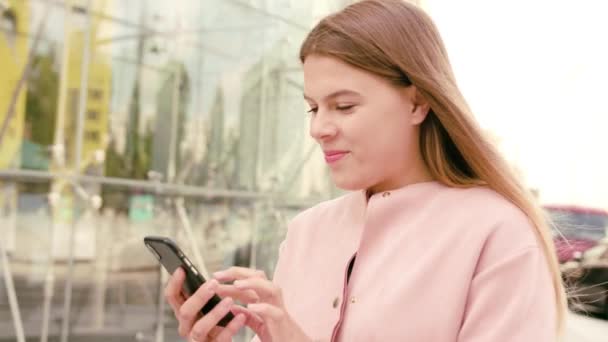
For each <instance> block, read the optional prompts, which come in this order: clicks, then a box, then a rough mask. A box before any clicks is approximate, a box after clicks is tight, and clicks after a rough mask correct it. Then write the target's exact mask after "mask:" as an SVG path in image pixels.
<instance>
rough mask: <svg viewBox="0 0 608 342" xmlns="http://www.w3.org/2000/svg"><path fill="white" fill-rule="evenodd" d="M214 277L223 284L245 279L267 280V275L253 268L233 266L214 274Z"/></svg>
mask: <svg viewBox="0 0 608 342" xmlns="http://www.w3.org/2000/svg"><path fill="white" fill-rule="evenodd" d="M213 277H214V278H215V279H217V280H219V281H221V282H231V281H235V280H237V279H245V278H263V279H266V273H264V271H260V270H254V269H251V268H246V267H238V266H232V267H230V268H228V269H226V270H223V271H219V272H215V273H213Z"/></svg>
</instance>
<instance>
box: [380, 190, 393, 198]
mask: <svg viewBox="0 0 608 342" xmlns="http://www.w3.org/2000/svg"><path fill="white" fill-rule="evenodd" d="M390 195H391V193H390V192H388V191H387V192H384V193H382V197H388V196H390Z"/></svg>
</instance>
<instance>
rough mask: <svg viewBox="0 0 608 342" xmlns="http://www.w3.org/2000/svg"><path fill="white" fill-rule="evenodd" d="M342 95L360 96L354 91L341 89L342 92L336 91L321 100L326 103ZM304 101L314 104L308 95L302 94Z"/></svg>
mask: <svg viewBox="0 0 608 342" xmlns="http://www.w3.org/2000/svg"><path fill="white" fill-rule="evenodd" d="M342 95H354V96H360V95H361V94H359V93H357V92H356V91H354V90H348V89H342V90H337V91H334V92H333V93H331V94H329V95H327V96H325V97H324V98H323V101H328V100H331V99H334V98H336V97H338V96H342ZM304 99H306V100H308V101H311V102H314V100H313V99H312V98H310V97H309V96H308V95H306V94H304Z"/></svg>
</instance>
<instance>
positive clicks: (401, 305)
mask: <svg viewBox="0 0 608 342" xmlns="http://www.w3.org/2000/svg"><path fill="white" fill-rule="evenodd" d="M355 253H356V259H355V260H356V261H355V263H354V267H353V269H352V273H351V276H350V280H349V282H348V284H347V283H346V274H347V265H348V264H349V261H350V260H351V258H352V257H353V256H354V255H355ZM274 282H275V283H276V284H278V285H279V286H280V287H281V288H282V291H283V296H284V299H285V303H286V307H287V310H288V312H289V314H290V315H291V316H292V317H293V318H294V319H295V321H296V322H298V323H299V325H300V326H301V327H302V328H303V329H304V331H305V332H306V333H307V334H308V335H309V336H310V337H312V338H313V339H314V340H315V341H317V340H318V341H348V342H351V341H409V342H451V341H455V342H456V341H457V342H507V341H509V342H511V341H512V342H528V341H529V342H545V341H546V342H549V341H551V342H553V341H556V339H557V338H556V333H555V331H556V329H555V321H556V306H555V302H554V292H553V287H552V283H551V277H550V273H549V271H548V267H547V265H546V262H545V258H544V256H543V252H542V250H541V248H540V246H539V243H538V242H537V239H536V236H535V234H534V230H533V227H532V225H531V223H530V221H529V220H528V219H527V217H526V216H525V215H524V213H523V212H522V211H521V210H519V209H518V208H516V207H515V206H514V205H512V204H511V203H510V202H508V201H507V200H506V199H504V198H503V197H502V196H500V195H498V194H497V193H496V192H494V191H491V190H489V189H486V188H472V189H456V188H449V187H446V186H443V185H441V184H439V183H437V182H428V183H418V184H413V185H409V186H407V187H405V188H402V189H398V190H395V191H390V192H385V193H378V194H375V195H373V196H372V197H371V198H370V199H369V200H366V196H365V194H364V192H353V193H350V194H347V195H345V196H343V197H340V198H338V199H335V200H331V201H328V202H324V203H321V204H319V205H317V206H315V207H313V208H311V209H309V210H307V211H305V212H303V213H301V214H300V215H298V216H297V217H296V218H295V219H293V221H292V222H291V224H290V226H289V229H288V233H287V237H286V239H285V241H284V242H283V243H282V244H281V248H280V255H279V260H278V263H277V267H276V271H275V276H274Z"/></svg>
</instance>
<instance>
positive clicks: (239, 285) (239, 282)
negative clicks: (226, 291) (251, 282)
mask: <svg viewBox="0 0 608 342" xmlns="http://www.w3.org/2000/svg"><path fill="white" fill-rule="evenodd" d="M232 285H234V287H236V288H241V287H243V285H244V284H243V282H242V281H240V280H237V281H235V282H234V283H232Z"/></svg>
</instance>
